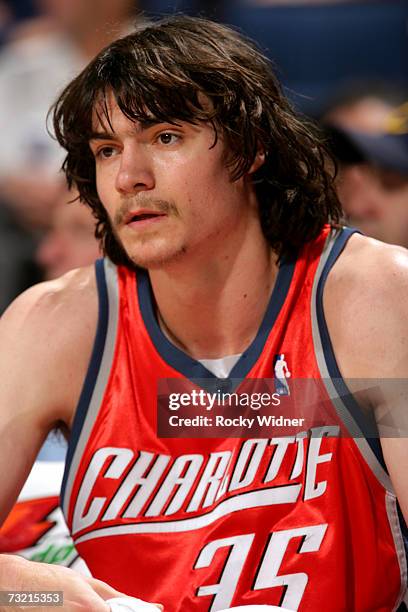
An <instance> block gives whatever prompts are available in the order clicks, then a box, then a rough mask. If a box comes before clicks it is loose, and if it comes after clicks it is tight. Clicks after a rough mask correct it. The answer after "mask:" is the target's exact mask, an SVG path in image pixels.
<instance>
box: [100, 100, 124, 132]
mask: <svg viewBox="0 0 408 612" xmlns="http://www.w3.org/2000/svg"><path fill="white" fill-rule="evenodd" d="M118 121H119V122H121V121H127V122H129V123H130V120H129V119H127V118H126V117H125V115H124V114H123V113H122V111H121V110H120V108H119V106H118V103H117V101H116V98H115V96H114V94H113V92H108V93H107V94H102V93H101V94H100V95H99V96H98V98H97V100H96V102H95V103H94V106H93V109H92V131H93V132H111V131H114V129H113V128H114V125H115V124H116V123H118Z"/></svg>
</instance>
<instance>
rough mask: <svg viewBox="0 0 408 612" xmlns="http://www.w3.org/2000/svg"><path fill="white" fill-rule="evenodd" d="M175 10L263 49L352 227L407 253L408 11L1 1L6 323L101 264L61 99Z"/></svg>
mask: <svg viewBox="0 0 408 612" xmlns="http://www.w3.org/2000/svg"><path fill="white" fill-rule="evenodd" d="M174 10H177V11H178V10H183V11H185V12H189V13H193V14H202V15H208V16H210V17H213V18H216V19H223V20H226V21H228V22H229V23H232V24H234V25H236V26H238V27H241V29H243V30H246V31H247V33H248V34H249V35H250V36H252V37H253V38H255V39H257V40H258V41H259V43H260V44H261V46H262V47H263V48H264V49H265V51H266V53H268V54H269V55H270V57H271V58H272V59H273V60H274V61H275V62H276V68H277V71H278V75H279V76H280V77H281V79H282V82H283V85H284V86H285V87H286V89H287V92H288V94H289V96H290V97H291V98H292V101H293V103H294V105H295V106H297V107H298V109H299V110H300V111H302V112H303V113H305V114H307V115H308V116H309V117H311V118H313V120H317V121H318V122H319V123H320V125H321V127H322V129H323V130H324V138H326V139H327V140H328V143H329V144H330V146H331V147H332V149H333V151H334V153H335V155H336V157H337V160H338V164H339V170H338V178H337V184H338V193H339V197H340V199H341V201H342V203H343V206H344V210H345V214H346V218H347V220H348V222H350V223H351V224H353V225H357V226H358V227H359V228H360V229H361V230H362V231H363V232H365V233H367V234H369V235H372V236H374V237H376V238H379V239H381V240H385V241H387V242H395V243H397V244H401V245H403V246H405V247H407V246H408V145H407V138H408V135H407V114H408V113H407V108H408V106H407V104H408V66H407V65H406V64H405V63H404V62H407V61H408V59H403V57H404V58H408V53H407V49H408V35H407V27H406V23H407V20H408V11H407V2H406V0H387V2H381V0H360V2H358V3H356V2H352V1H350V0H348V1H344V0H343V2H341V1H336V0H327V1H326V2H325V1H324V0H318V1H317V0H314V1H313V0H309V1H305V0H302V1H299V0H298V1H297V2H292V1H290V0H279V1H276V0H275V1H274V0H246V2H245V1H243V0H241V1H240V0H236V1H235V2H230V3H226V2H224V3H223V2H216V1H214V0H201V1H200V0H173V2H172V1H171V0H145V2H139V3H138V2H137V0H115V1H114V2H112V1H111V0H0V127H1V147H0V313H1V312H2V311H3V310H4V309H5V308H6V307H7V305H8V304H9V303H10V301H11V300H12V299H13V298H14V297H15V296H16V295H17V294H18V293H20V292H21V291H22V290H23V289H24V288H26V287H28V286H30V285H31V284H33V283H35V282H37V281H39V280H42V279H49V278H53V277H55V276H57V275H59V274H62V273H64V272H65V271H66V270H68V269H70V268H72V267H76V266H80V265H86V264H89V263H91V262H92V261H93V260H94V259H95V258H96V257H98V255H99V251H98V247H97V245H96V242H95V240H94V238H93V231H94V221H93V218H92V216H91V213H90V212H89V211H88V209H87V208H86V207H85V206H83V205H82V204H81V203H79V202H78V201H76V194H75V193H67V191H66V187H65V184H64V179H63V174H62V172H61V171H60V167H61V163H62V161H63V153H62V151H61V150H60V149H59V147H58V146H57V144H56V142H55V141H54V140H53V139H52V137H51V136H50V134H49V127H50V126H49V125H48V126H47V113H48V110H49V108H50V106H51V104H52V102H53V100H54V99H55V98H56V95H57V94H58V92H59V91H60V90H61V88H62V87H63V86H64V84H65V83H67V82H68V81H69V80H70V79H71V78H72V77H73V76H74V75H75V74H76V73H77V72H78V71H79V70H80V69H81V67H82V66H84V65H85V64H86V63H87V61H89V60H90V59H91V58H92V57H93V56H94V55H95V54H96V53H97V52H98V51H99V50H100V49H102V48H103V47H104V46H105V45H106V44H108V43H109V42H110V41H111V40H113V39H114V38H116V37H118V36H120V35H121V34H123V33H125V32H127V31H129V30H130V29H131V28H132V26H133V24H134V23H135V22H136V21H137V20H138V19H143V18H144V15H145V14H147V15H149V14H152V15H157V14H163V13H171V12H172V11H174ZM359 15H363V16H362V20H361V17H358V16H359ZM359 19H360V21H361V27H360V26H359ZM342 24H343V25H342ZM346 26H347V27H346ZM342 28H343V30H342ZM342 32H343V34H342ZM390 33H392V34H393V35H392V37H390ZM384 41H387V45H385V43H384ZM374 43H375V44H374ZM405 69H406V70H405Z"/></svg>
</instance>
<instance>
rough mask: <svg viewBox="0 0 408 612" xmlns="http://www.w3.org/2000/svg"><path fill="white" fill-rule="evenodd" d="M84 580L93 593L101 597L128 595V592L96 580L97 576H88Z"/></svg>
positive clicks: (109, 597)
mask: <svg viewBox="0 0 408 612" xmlns="http://www.w3.org/2000/svg"><path fill="white" fill-rule="evenodd" d="M86 580H87V582H88V584H89V586H91V587H92V588H93V590H94V591H95V593H97V594H98V595H99V596H100V597H102V599H111V598H113V597H129V595H128V593H123V592H122V591H117V590H116V589H114V588H113V587H111V586H110V585H109V584H108V583H107V582H104V581H103V580H98V579H97V578H91V577H88V578H87V579H86Z"/></svg>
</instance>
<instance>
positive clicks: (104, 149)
mask: <svg viewBox="0 0 408 612" xmlns="http://www.w3.org/2000/svg"><path fill="white" fill-rule="evenodd" d="M91 149H93V147H91ZM93 154H94V156H95V157H96V158H97V159H109V158H110V157H113V156H114V155H116V154H117V147H114V146H112V145H103V146H101V147H100V148H99V149H98V148H97V147H95V149H93Z"/></svg>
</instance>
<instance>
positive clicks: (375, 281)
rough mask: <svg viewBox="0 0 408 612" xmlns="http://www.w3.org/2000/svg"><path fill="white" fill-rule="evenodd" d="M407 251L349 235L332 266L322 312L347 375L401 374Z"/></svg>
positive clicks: (407, 341) (407, 306) (406, 342)
mask: <svg viewBox="0 0 408 612" xmlns="http://www.w3.org/2000/svg"><path fill="white" fill-rule="evenodd" d="M407 295H408V251H407V250H406V249H404V248H402V247H398V246H392V245H387V244H384V243H382V242H379V241H377V240H373V239H371V238H366V237H364V236H361V235H359V234H355V235H353V236H352V237H351V238H350V240H349V242H348V244H347V245H346V247H345V249H344V251H343V253H342V254H341V255H340V257H339V258H338V260H337V262H336V263H335V265H334V266H333V269H332V270H331V272H330V274H329V277H328V279H327V284H326V288H325V292H324V310H325V316H326V320H327V324H328V328H329V333H330V336H331V338H332V342H333V347H334V350H335V353H336V356H337V359H338V361H339V365H340V370H341V371H342V374H343V376H346V377H362V378H364V377H375V376H383V377H386V376H391V377H397V376H401V377H406V376H407V375H408V372H407V371H405V369H406V365H407V364H404V360H403V356H404V354H405V353H406V352H407V348H408V325H407V323H408V300H407Z"/></svg>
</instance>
